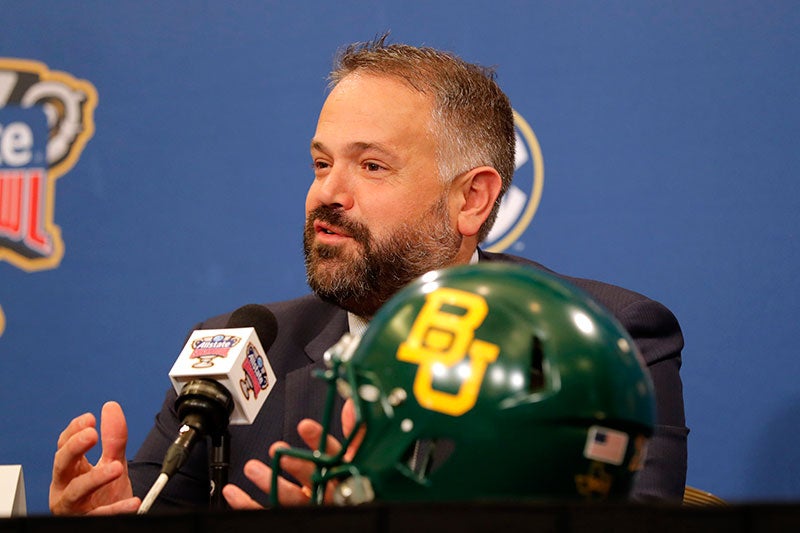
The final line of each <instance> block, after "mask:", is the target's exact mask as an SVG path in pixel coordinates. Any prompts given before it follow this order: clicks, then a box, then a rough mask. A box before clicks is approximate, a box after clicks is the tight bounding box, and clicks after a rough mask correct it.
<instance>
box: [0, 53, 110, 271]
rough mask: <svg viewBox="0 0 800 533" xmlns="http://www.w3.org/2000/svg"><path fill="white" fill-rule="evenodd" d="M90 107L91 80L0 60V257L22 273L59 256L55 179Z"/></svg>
mask: <svg viewBox="0 0 800 533" xmlns="http://www.w3.org/2000/svg"><path fill="white" fill-rule="evenodd" d="M95 107H97V91H96V90H95V88H94V86H93V85H92V84H91V83H89V82H87V81H85V80H78V79H75V78H74V77H72V76H71V75H69V74H67V73H65V72H55V71H51V70H49V69H48V68H47V66H46V65H45V64H43V63H39V62H38V61H28V60H21V59H7V58H0V260H6V261H8V262H10V263H11V264H13V265H14V266H16V267H19V268H21V269H22V270H25V271H27V272H31V271H34V270H45V269H51V268H55V267H57V266H58V265H59V263H60V262H61V258H62V257H63V255H64V243H63V242H62V240H61V231H60V228H59V227H58V226H56V225H55V222H54V219H53V212H54V208H55V182H56V180H57V179H58V178H60V177H61V176H63V175H64V174H65V173H67V172H68V171H69V170H70V169H71V168H72V167H73V166H74V165H75V163H76V162H77V161H78V158H79V157H80V154H81V152H82V151H83V148H84V146H86V143H87V142H88V141H89V139H90V138H91V137H92V135H93V134H94V110H95Z"/></svg>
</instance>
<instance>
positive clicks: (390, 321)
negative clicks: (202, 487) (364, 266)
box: [272, 263, 655, 504]
mask: <svg viewBox="0 0 800 533" xmlns="http://www.w3.org/2000/svg"><path fill="white" fill-rule="evenodd" d="M325 357H326V360H327V363H328V367H329V368H328V370H326V371H324V372H322V373H321V374H320V375H321V377H323V378H324V379H326V380H327V381H328V382H329V384H330V389H329V396H328V404H327V407H326V411H325V413H324V415H323V419H322V424H323V435H322V438H321V439H320V445H319V448H318V449H317V450H311V451H310V450H302V449H296V448H284V449H281V450H279V451H278V452H277V453H276V455H275V457H274V460H273V472H274V477H273V484H272V501H273V503H274V504H277V503H278V492H277V491H278V484H277V480H278V476H279V475H280V473H281V469H280V458H281V457H282V456H283V455H289V456H292V457H299V458H303V459H307V460H309V461H312V462H314V463H315V464H316V469H315V474H314V478H313V482H314V485H313V487H312V502H314V503H322V502H323V497H324V494H325V490H326V487H327V485H328V483H329V482H331V481H333V480H335V487H334V488H333V493H334V501H335V502H336V503H339V504H358V503H364V502H369V501H373V500H375V501H383V502H390V501H445V500H451V501H453V500H498V499H505V500H508V499H536V500H579V499H590V500H598V499H607V498H624V497H625V496H626V495H627V494H628V492H629V489H630V488H631V485H632V483H633V479H634V477H635V474H636V471H637V470H638V469H639V467H640V465H641V464H642V463H643V460H644V454H645V451H646V443H647V440H648V438H649V437H650V435H651V434H652V431H653V424H654V420H655V401H654V394H653V387H652V383H651V381H650V378H649V376H648V374H647V371H646V370H645V369H644V366H643V363H642V360H641V357H640V355H639V354H638V352H637V349H636V347H635V345H634V343H633V341H632V340H631V338H630V337H629V336H628V334H627V333H626V331H625V330H624V329H623V328H622V326H621V325H620V324H619V323H618V322H617V321H616V320H615V319H614V318H613V317H612V316H611V315H610V314H609V313H608V312H607V311H605V310H604V309H603V308H601V307H600V306H599V305H598V304H597V303H595V302H594V301H593V300H592V299H591V298H590V297H589V296H587V295H586V294H585V293H584V292H582V291H580V290H579V289H577V288H575V287H573V286H571V285H569V284H567V283H566V282H564V281H563V280H560V279H558V278H556V277H554V276H552V275H549V274H547V273H545V272H542V271H538V270H534V269H532V268H527V267H523V266H519V265H513V264H503V263H480V264H475V265H468V266H458V267H453V268H448V269H443V270H438V271H433V272H429V273H427V274H425V275H424V276H422V277H421V278H419V279H418V280H416V281H414V282H413V283H411V284H410V285H409V286H407V287H406V288H404V289H403V290H401V291H400V292H398V293H397V294H396V295H395V296H394V297H393V298H392V299H391V300H390V301H388V302H387V303H386V304H385V305H384V306H383V307H382V308H381V309H380V310H379V312H378V313H377V314H376V315H375V317H374V318H373V320H372V322H371V323H370V326H369V328H368V329H367V331H366V333H365V334H364V335H363V337H362V338H359V337H356V336H352V335H350V334H345V336H344V337H343V338H342V340H340V341H339V343H337V344H336V345H335V346H333V347H332V348H330V349H329V350H328V352H327V353H326V354H325ZM336 389H338V391H339V393H341V394H343V395H344V396H346V397H349V398H352V400H353V402H354V407H355V418H356V427H355V429H354V430H353V431H352V432H351V434H350V435H346V436H345V441H344V442H343V443H342V444H343V446H342V452H340V453H338V454H327V453H325V447H324V443H325V442H326V438H327V435H328V425H329V421H330V420H331V417H332V416H339V413H333V412H332V410H333V409H334V407H333V405H334V401H333V400H334V396H335V394H336ZM359 430H362V431H363V441H362V442H361V444H360V446H359V447H358V450H357V452H356V454H355V455H354V457H353V458H352V460H350V461H345V459H344V450H345V449H346V448H347V446H348V444H350V442H351V441H352V440H353V439H354V437H355V435H356V434H357V433H358V432H359Z"/></svg>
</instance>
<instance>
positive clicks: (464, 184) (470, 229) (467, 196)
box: [454, 167, 503, 237]
mask: <svg viewBox="0 0 800 533" xmlns="http://www.w3.org/2000/svg"><path fill="white" fill-rule="evenodd" d="M502 183H503V179H502V178H501V177H500V174H499V173H498V172H497V170H495V169H494V168H492V167H477V168H473V169H472V170H470V171H469V172H467V173H466V174H464V175H463V176H461V177H460V178H459V179H457V180H456V182H455V184H454V185H455V186H456V191H455V192H456V194H457V195H458V201H459V204H460V209H459V211H458V231H459V233H461V235H464V236H466V237H471V236H473V235H476V234H477V233H478V231H479V230H480V228H481V224H483V223H484V221H485V220H486V219H487V218H488V217H489V213H490V212H491V211H492V208H493V207H494V203H495V201H496V200H497V197H498V196H499V195H500V189H501V188H502Z"/></svg>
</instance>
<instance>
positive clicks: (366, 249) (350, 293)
mask: <svg viewBox="0 0 800 533" xmlns="http://www.w3.org/2000/svg"><path fill="white" fill-rule="evenodd" d="M447 217H448V213H447V204H446V202H445V199H444V197H443V198H441V199H440V200H439V202H438V203H436V204H435V205H434V206H433V207H432V208H431V209H430V210H429V211H428V212H427V213H425V214H424V215H423V217H422V221H421V222H420V223H418V224H414V223H410V222H407V223H404V224H403V225H401V226H400V227H399V228H397V229H396V230H395V231H393V232H392V233H391V234H390V235H389V236H388V237H386V238H385V239H382V240H381V241H380V242H378V241H376V240H375V238H374V237H373V236H372V234H371V232H370V231H369V229H368V228H367V227H366V226H365V225H364V224H361V223H359V222H356V221H352V220H348V219H347V218H346V216H345V214H344V212H343V211H342V210H341V209H337V208H333V207H329V206H324V205H323V206H320V207H317V208H316V209H314V210H313V211H312V212H310V213H309V214H308V216H307V218H306V225H305V231H304V232H303V252H304V254H305V262H306V277H307V280H308V284H309V286H310V287H311V288H312V289H313V290H314V292H316V293H317V294H318V295H319V296H320V297H321V298H323V299H324V300H327V301H331V302H334V303H336V304H337V305H339V306H340V307H342V308H344V309H346V310H348V311H350V312H352V313H355V314H356V315H359V316H362V317H365V318H369V317H372V315H374V314H375V312H376V311H377V310H378V308H379V307H380V306H381V305H383V304H384V303H385V302H386V301H387V300H388V299H389V298H391V297H392V295H394V294H395V293H396V292H397V291H398V290H400V289H401V288H403V287H404V286H405V285H407V284H408V283H409V282H411V281H412V280H414V279H416V278H418V277H419V276H421V275H422V274H424V273H426V272H428V271H430V270H436V269H438V268H442V267H445V266H448V265H450V264H451V262H452V260H453V258H455V256H456V255H457V254H458V251H459V248H460V246H461V240H462V237H461V234H459V233H458V232H457V231H455V230H453V228H451V227H450V226H449V224H448V218H447ZM315 220H318V221H321V222H326V223H328V224H331V225H333V226H335V227H337V228H340V229H342V230H343V231H344V232H346V233H347V234H348V235H349V236H350V237H351V238H352V239H353V240H354V241H355V242H357V243H358V244H360V245H361V248H362V250H361V252H362V253H361V255H359V256H357V257H353V252H352V251H351V250H344V249H343V248H342V247H339V246H330V245H326V244H315V243H314V238H315V233H316V232H315V230H314V221H315Z"/></svg>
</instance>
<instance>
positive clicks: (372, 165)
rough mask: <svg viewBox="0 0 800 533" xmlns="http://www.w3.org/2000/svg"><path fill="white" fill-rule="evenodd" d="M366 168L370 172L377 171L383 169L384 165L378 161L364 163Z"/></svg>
mask: <svg viewBox="0 0 800 533" xmlns="http://www.w3.org/2000/svg"><path fill="white" fill-rule="evenodd" d="M364 168H366V169H367V170H369V171H370V172H377V171H378V170H383V167H382V166H380V165H379V164H378V163H364Z"/></svg>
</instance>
